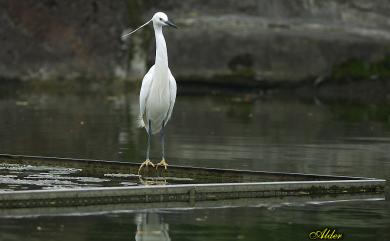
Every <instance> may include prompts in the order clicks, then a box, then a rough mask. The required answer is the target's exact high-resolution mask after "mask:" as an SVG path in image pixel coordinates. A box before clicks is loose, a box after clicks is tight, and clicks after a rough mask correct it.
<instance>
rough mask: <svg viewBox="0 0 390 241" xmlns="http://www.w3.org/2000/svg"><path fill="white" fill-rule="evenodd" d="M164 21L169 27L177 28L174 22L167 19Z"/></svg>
mask: <svg viewBox="0 0 390 241" xmlns="http://www.w3.org/2000/svg"><path fill="white" fill-rule="evenodd" d="M165 23H166V24H167V25H168V26H170V27H173V28H177V26H176V24H174V23H173V22H172V21H169V20H167V21H165Z"/></svg>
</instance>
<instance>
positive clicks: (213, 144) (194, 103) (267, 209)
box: [0, 94, 390, 241]
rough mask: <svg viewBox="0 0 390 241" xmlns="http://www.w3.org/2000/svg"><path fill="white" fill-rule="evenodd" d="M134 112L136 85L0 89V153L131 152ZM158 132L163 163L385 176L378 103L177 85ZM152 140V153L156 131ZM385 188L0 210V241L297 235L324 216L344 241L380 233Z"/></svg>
mask: <svg viewBox="0 0 390 241" xmlns="http://www.w3.org/2000/svg"><path fill="white" fill-rule="evenodd" d="M315 103H317V104H315ZM137 112H138V102H137V96H136V94H129V95H119V96H106V95H78V96H74V95H42V94H24V95H23V94H22V95H19V96H18V97H1V99H0V152H2V153H14V154H29V155H48V156H66V157H83V158H97V159H111V160H122V161H132V162H140V161H143V158H144V149H145V143H146V134H145V131H144V130H142V129H137V128H136V122H135V119H136V116H137ZM166 138H167V140H166V147H167V150H166V156H167V161H168V163H171V164H178V165H194V166H208V167H221V168H240V169H253V170H267V171H286V172H304V173H318V174H334V175H352V176H368V177H376V178H384V179H387V180H390V152H389V149H390V108H389V107H388V105H387V104H366V105H360V104H337V103H333V104H328V103H318V102H315V101H300V100H294V99H283V100H281V99H276V98H269V99H263V98H262V99H257V98H253V97H251V96H244V95H239V96H226V97H221V96H218V97H217V96H214V97H210V96H179V97H178V99H177V104H176V107H175V111H174V116H173V119H172V120H171V121H170V123H169V124H168V128H167V137H166ZM152 149H153V153H152V157H153V158H152V161H154V162H157V161H160V159H159V145H158V142H157V138H156V140H155V141H154V142H153V143H152ZM388 186H389V185H388ZM386 191H387V193H388V192H389V188H388V187H387V188H386ZM387 193H386V194H385V196H386V199H387V200H386V201H349V202H334V203H309V204H307V203H306V204H303V203H293V204H291V203H284V204H280V202H275V203H272V202H269V203H267V204H262V205H258V206H257V207H235V208H213V209H155V210H122V211H118V212H113V213H101V214H90V215H77V214H74V215H67V216H37V217H0V240H44V241H46V240H199V241H200V240H202V241H203V240H267V241H268V240H309V238H308V234H309V233H310V232H311V231H315V230H322V229H323V228H325V227H330V228H335V229H336V230H337V232H339V233H342V234H343V235H344V240H364V241H367V240H383V241H387V240H390V231H389V230H390V202H389V201H388V200H389V195H388V194H387Z"/></svg>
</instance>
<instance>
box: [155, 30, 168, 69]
mask: <svg viewBox="0 0 390 241" xmlns="http://www.w3.org/2000/svg"><path fill="white" fill-rule="evenodd" d="M154 34H155V37H156V62H155V65H154V68H155V70H156V71H157V72H159V73H160V74H167V75H168V53H167V44H166V43H165V38H164V35H163V32H162V26H160V25H154Z"/></svg>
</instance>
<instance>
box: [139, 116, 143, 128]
mask: <svg viewBox="0 0 390 241" xmlns="http://www.w3.org/2000/svg"><path fill="white" fill-rule="evenodd" d="M137 126H138V128H143V127H145V122H144V120H143V118H142V116H138V118H137Z"/></svg>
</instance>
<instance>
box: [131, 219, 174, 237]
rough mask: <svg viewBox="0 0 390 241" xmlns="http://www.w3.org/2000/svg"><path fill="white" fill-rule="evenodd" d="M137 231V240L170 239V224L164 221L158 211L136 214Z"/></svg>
mask: <svg viewBox="0 0 390 241" xmlns="http://www.w3.org/2000/svg"><path fill="white" fill-rule="evenodd" d="M135 223H136V225H137V232H136V234H135V240H136V241H141V240H144V241H170V240H171V238H170V237H169V234H168V230H169V225H168V224H167V223H164V221H163V219H162V217H161V215H160V214H158V213H153V212H148V213H138V214H136V216H135Z"/></svg>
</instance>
